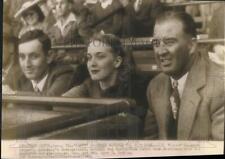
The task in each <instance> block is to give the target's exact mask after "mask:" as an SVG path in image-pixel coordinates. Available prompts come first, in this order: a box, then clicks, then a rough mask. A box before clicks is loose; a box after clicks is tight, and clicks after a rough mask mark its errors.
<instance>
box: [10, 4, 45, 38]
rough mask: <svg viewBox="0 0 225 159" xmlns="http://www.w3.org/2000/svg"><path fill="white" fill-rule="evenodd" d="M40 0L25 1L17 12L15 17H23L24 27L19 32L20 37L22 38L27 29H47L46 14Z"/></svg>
mask: <svg viewBox="0 0 225 159" xmlns="http://www.w3.org/2000/svg"><path fill="white" fill-rule="evenodd" d="M39 2H40V0H34V1H27V2H25V3H24V4H23V5H22V7H21V8H20V9H19V11H18V12H17V13H16V14H15V16H14V17H15V18H21V21H22V23H23V27H22V29H21V30H20V32H19V35H18V37H19V38H20V37H21V36H22V35H23V34H24V33H26V32H27V31H31V30H35V29H41V30H43V31H46V29H47V28H46V27H47V26H46V25H45V23H44V19H45V15H44V13H43V11H42V10H41V8H40V7H39V5H38V3H39Z"/></svg>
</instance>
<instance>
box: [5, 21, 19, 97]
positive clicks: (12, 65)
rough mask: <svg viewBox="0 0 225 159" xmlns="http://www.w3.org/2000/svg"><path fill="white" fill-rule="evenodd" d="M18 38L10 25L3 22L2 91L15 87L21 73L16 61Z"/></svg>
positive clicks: (9, 90) (8, 90)
mask: <svg viewBox="0 0 225 159" xmlns="http://www.w3.org/2000/svg"><path fill="white" fill-rule="evenodd" d="M17 46H18V38H17V37H16V36H15V34H14V32H13V29H12V27H11V25H9V24H8V23H7V22H6V21H5V22H3V50H2V57H3V60H2V92H3V93H5V92H7V93H9V92H11V90H12V89H14V88H15V87H16V81H17V80H18V77H19V76H20V75H21V74H22V72H21V70H20V67H19V63H18V59H17V58H18V50H17Z"/></svg>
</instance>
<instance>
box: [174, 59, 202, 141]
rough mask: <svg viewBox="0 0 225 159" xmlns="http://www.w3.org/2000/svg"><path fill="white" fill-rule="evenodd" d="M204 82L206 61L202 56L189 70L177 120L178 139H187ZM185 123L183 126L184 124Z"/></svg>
mask: <svg viewBox="0 0 225 159" xmlns="http://www.w3.org/2000/svg"><path fill="white" fill-rule="evenodd" d="M205 84H206V63H205V61H204V60H203V58H201V59H199V60H196V61H195V63H193V66H192V68H191V70H190V71H189V74H188V77H187V80H186V84H185V88H184V92H183V96H182V98H181V105H180V110H179V120H178V139H188V138H189V136H190V133H191V130H192V126H193V122H194V120H195V116H196V112H197V110H198V107H199V103H200V101H201V96H200V94H199V90H200V88H202V87H203V86H204V85H205ZM184 125H185V126H184Z"/></svg>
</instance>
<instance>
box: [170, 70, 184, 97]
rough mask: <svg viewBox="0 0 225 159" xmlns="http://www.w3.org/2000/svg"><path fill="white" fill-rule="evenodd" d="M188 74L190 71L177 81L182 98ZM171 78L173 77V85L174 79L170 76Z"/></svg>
mask: <svg viewBox="0 0 225 159" xmlns="http://www.w3.org/2000/svg"><path fill="white" fill-rule="evenodd" d="M187 76H188V72H187V73H186V74H185V75H183V76H182V77H181V78H180V79H179V80H177V82H178V92H179V96H180V98H181V97H182V95H183V91H184V87H185V83H186V80H187ZM170 79H171V84H172V86H173V81H174V79H173V78H172V77H170Z"/></svg>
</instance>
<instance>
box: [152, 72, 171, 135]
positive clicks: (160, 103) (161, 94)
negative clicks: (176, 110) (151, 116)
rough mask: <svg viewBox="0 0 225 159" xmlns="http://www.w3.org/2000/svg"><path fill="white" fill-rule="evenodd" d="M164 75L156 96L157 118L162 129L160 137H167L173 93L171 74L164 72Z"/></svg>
mask: <svg viewBox="0 0 225 159" xmlns="http://www.w3.org/2000/svg"><path fill="white" fill-rule="evenodd" d="M163 76H164V77H162V79H161V80H160V82H159V83H160V86H159V87H158V89H159V90H158V95H157V97H155V100H156V101H155V105H156V107H157V114H158V115H157V118H158V122H159V123H160V124H159V129H160V132H159V133H160V138H162V139H167V128H168V126H169V125H168V121H169V120H168V119H169V112H170V109H171V106H170V100H169V98H170V94H171V82H170V78H169V76H167V75H165V74H163Z"/></svg>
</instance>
